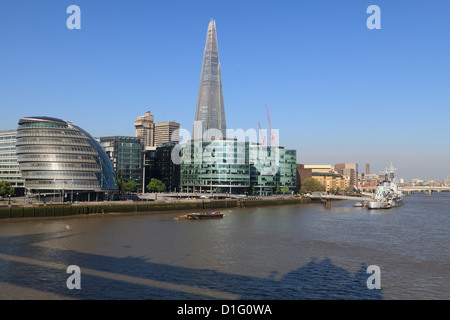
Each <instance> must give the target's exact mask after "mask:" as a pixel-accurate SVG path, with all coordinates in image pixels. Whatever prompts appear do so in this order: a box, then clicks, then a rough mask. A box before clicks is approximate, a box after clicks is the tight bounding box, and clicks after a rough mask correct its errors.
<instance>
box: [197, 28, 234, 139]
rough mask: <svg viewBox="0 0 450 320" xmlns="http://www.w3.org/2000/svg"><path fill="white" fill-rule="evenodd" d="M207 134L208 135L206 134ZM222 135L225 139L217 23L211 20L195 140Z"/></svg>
mask: <svg viewBox="0 0 450 320" xmlns="http://www.w3.org/2000/svg"><path fill="white" fill-rule="evenodd" d="M207 130H208V131H207ZM205 132H207V133H206V134H205ZM219 132H220V133H219ZM220 134H221V135H222V137H223V138H225V135H226V121H225V106H224V103H223V92H222V76H221V72H220V62H219V49H218V46H217V35H216V22H215V21H214V20H212V19H211V21H210V22H209V26H208V31H207V34H206V45H205V51H204V53H203V64H202V73H201V76H200V86H199V89H198V98H197V109H196V112H195V122H194V131H193V138H194V139H202V138H206V139H208V138H211V137H212V136H214V137H218V135H220Z"/></svg>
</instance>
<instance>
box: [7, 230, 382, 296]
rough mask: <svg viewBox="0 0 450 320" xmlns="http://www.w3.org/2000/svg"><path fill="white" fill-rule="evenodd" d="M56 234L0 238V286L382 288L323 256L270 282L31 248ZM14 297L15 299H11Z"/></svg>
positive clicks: (162, 292) (96, 291) (352, 291)
mask: <svg viewBox="0 0 450 320" xmlns="http://www.w3.org/2000/svg"><path fill="white" fill-rule="evenodd" d="M60 237H64V234H62V233H52V234H49V233H45V234H33V235H27V236H20V237H15V236H8V237H1V238H0V272H1V275H2V276H1V278H0V288H1V286H2V284H10V285H15V286H19V287H22V288H24V290H26V289H34V290H38V291H40V292H45V293H50V294H55V295H58V296H60V297H61V298H75V299H95V300H101V299H142V300H143V299H154V300H189V299H208V300H211V299H230V300H232V299H238V300H246V299H252V300H308V299H326V300H333V299H346V300H349V299H357V300H364V299H382V298H383V296H382V290H377V289H372V290H370V289H368V288H367V285H366V281H367V279H368V277H369V276H370V274H368V273H367V272H366V270H367V266H366V265H365V264H361V267H360V269H359V270H358V272H356V273H355V274H351V273H349V272H348V271H347V270H345V269H343V268H341V267H338V266H336V265H335V264H333V262H332V261H331V260H330V259H328V258H325V259H323V260H321V261H317V259H312V260H311V261H310V262H309V263H307V264H306V265H304V266H301V267H299V268H298V269H296V270H294V271H292V272H290V273H288V274H285V275H284V276H282V277H281V278H278V279H276V277H275V275H276V272H273V273H272V274H271V275H270V276H269V277H267V278H257V277H249V276H242V275H236V274H227V273H223V272H218V271H215V270H200V269H192V268H183V267H177V266H170V265H164V264H158V263H152V262H149V261H148V260H146V259H144V258H142V257H124V258H116V257H108V256H103V255H95V254H88V253H81V252H78V251H74V250H61V249H54V248H47V247H41V246H36V245H35V244H37V243H39V242H42V241H44V240H53V239H57V238H60ZM69 265H77V266H79V267H80V269H81V289H80V290H77V289H72V290H70V289H68V288H67V285H66V281H67V279H68V277H69V276H70V274H68V273H66V268H67V266H69ZM12 298H19V299H20V297H12Z"/></svg>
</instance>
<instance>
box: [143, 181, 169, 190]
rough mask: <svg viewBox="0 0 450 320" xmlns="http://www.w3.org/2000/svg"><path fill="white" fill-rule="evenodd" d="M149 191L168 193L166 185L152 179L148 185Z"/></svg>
mask: <svg viewBox="0 0 450 320" xmlns="http://www.w3.org/2000/svg"><path fill="white" fill-rule="evenodd" d="M147 190H148V191H150V192H163V191H166V185H165V184H164V183H163V182H162V181H161V180H158V179H155V178H152V180H150V183H149V184H148V185H147Z"/></svg>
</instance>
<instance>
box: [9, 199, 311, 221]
mask: <svg viewBox="0 0 450 320" xmlns="http://www.w3.org/2000/svg"><path fill="white" fill-rule="evenodd" d="M309 202H311V199H309V198H300V197H290V198H270V199H258V200H246V199H240V200H232V199H230V200H184V201H183V200H180V201H178V200H177V201H170V202H153V201H152V202H143V201H134V202H132V201H123V202H89V203H87V202H86V203H83V202H82V203H74V204H58V203H54V204H33V205H30V204H28V205H8V206H2V207H0V219H6V218H34V217H60V216H74V215H88V214H117V213H138V212H152V211H154V212H163V211H202V210H206V211H209V210H219V209H226V208H241V207H258V206H280V205H287V204H298V203H309Z"/></svg>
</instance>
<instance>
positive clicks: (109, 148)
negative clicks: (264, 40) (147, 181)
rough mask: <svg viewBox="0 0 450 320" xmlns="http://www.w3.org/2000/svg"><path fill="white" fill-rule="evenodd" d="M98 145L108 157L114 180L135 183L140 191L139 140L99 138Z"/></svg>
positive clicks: (122, 137) (140, 146) (133, 138)
mask: <svg viewBox="0 0 450 320" xmlns="http://www.w3.org/2000/svg"><path fill="white" fill-rule="evenodd" d="M100 144H101V146H102V147H103V149H104V150H105V152H106V154H107V156H108V157H109V159H110V161H111V163H112V165H113V168H114V170H115V172H116V178H117V179H120V180H122V181H124V182H128V181H135V182H136V185H137V187H138V190H142V144H141V141H140V139H139V138H135V137H124V136H112V137H101V138H100Z"/></svg>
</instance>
